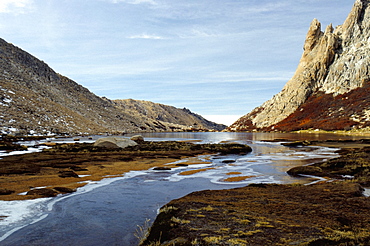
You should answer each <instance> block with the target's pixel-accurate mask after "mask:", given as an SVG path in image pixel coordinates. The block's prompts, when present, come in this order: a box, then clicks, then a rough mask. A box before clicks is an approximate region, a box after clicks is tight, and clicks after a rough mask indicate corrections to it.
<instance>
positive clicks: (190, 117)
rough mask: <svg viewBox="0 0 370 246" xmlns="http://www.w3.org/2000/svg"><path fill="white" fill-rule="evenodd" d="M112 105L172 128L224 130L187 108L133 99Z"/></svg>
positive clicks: (219, 125)
mask: <svg viewBox="0 0 370 246" xmlns="http://www.w3.org/2000/svg"><path fill="white" fill-rule="evenodd" d="M114 103H115V104H116V106H117V107H118V108H120V109H121V110H123V111H124V112H127V113H130V114H134V113H139V114H140V115H142V117H143V120H145V119H152V120H154V121H158V122H162V123H164V122H165V123H167V124H174V125H173V126H172V127H174V126H175V125H182V126H187V127H189V128H190V129H194V130H200V129H213V130H217V131H221V130H223V129H225V128H226V126H224V125H221V124H216V123H214V122H211V121H208V120H206V119H204V118H203V117H202V116H200V115H198V114H195V113H193V112H191V111H190V110H189V109H187V108H183V109H179V108H175V107H173V106H168V105H164V104H159V103H153V102H150V101H143V100H133V99H124V100H114Z"/></svg>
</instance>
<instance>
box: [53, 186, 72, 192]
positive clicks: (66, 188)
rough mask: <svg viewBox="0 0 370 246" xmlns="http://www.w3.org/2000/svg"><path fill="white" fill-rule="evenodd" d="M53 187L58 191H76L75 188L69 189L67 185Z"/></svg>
mask: <svg viewBox="0 0 370 246" xmlns="http://www.w3.org/2000/svg"><path fill="white" fill-rule="evenodd" d="M53 189H54V190H56V191H58V192H60V193H73V192H75V191H76V189H71V188H68V187H54V188H53Z"/></svg>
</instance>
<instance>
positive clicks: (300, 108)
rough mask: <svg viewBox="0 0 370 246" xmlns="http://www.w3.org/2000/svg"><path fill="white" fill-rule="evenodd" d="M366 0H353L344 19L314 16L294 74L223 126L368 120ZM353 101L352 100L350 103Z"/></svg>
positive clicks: (344, 125)
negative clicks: (330, 21) (335, 21)
mask: <svg viewBox="0 0 370 246" xmlns="http://www.w3.org/2000/svg"><path fill="white" fill-rule="evenodd" d="M369 38H370V1H368V0H356V1H355V4H354V6H353V8H352V11H351V12H350V14H349V15H348V17H347V19H346V20H345V22H344V24H343V25H341V26H338V27H336V29H335V30H334V28H333V27H332V25H329V26H328V27H326V29H325V31H324V32H322V31H321V24H320V22H319V21H318V20H316V19H314V20H313V21H312V23H311V25H310V28H309V31H308V33H307V36H306V40H305V44H304V52H303V55H302V57H301V60H300V63H299V65H298V67H297V70H296V72H295V74H294V76H293V77H292V78H291V79H290V80H289V81H288V82H287V84H286V85H285V86H284V88H283V89H282V91H281V92H280V93H278V94H276V95H275V96H274V97H273V98H272V99H270V100H269V101H267V102H265V103H264V104H263V105H261V106H260V107H257V108H255V109H254V110H253V111H252V112H250V113H249V114H247V115H245V116H243V117H241V118H240V119H239V120H237V121H236V122H235V123H234V124H232V125H231V126H230V127H229V128H228V130H230V131H250V130H267V131H271V130H284V131H291V130H298V129H308V128H320V129H326V130H335V129H349V128H353V127H356V128H362V127H366V126H368V125H369V123H368V121H369V117H368V116H369V108H370V99H368V98H367V97H366V96H362V95H366V94H367V92H369V91H368V90H369V88H368V82H369V80H370V72H369V65H370V58H369V57H370V56H369V54H370V46H369V45H368V40H369ZM353 105H357V106H356V107H355V106H353Z"/></svg>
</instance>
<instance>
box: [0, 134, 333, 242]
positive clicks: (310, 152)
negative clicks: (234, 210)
mask: <svg viewBox="0 0 370 246" xmlns="http://www.w3.org/2000/svg"><path fill="white" fill-rule="evenodd" d="M129 136H130V135H128V136H127V137H129ZM144 137H145V139H146V140H149V141H163V140H200V141H202V142H206V143H218V142H224V141H230V142H239V143H244V144H248V145H250V146H251V147H252V149H253V151H252V153H249V154H247V155H227V156H217V155H215V156H200V157H198V158H199V160H200V161H202V160H204V159H209V160H210V163H208V164H199V165H191V166H187V167H179V168H175V169H172V170H167V171H155V170H147V171H135V172H129V173H126V174H123V175H122V177H118V178H106V179H104V180H102V181H100V182H91V183H90V184H88V185H86V186H84V187H82V188H80V189H78V191H77V192H76V193H74V194H71V195H64V196H59V197H56V198H44V199H37V200H31V201H12V202H6V201H0V216H2V217H0V218H2V220H0V245H137V243H138V239H137V238H136V237H135V235H134V234H135V231H136V230H137V229H138V226H143V225H144V224H145V221H147V220H150V221H153V220H154V219H155V217H156V215H157V213H158V209H159V208H160V207H161V206H163V205H164V204H166V203H168V202H169V201H171V200H173V199H176V198H180V197H182V196H184V195H186V194H189V193H191V192H194V191H199V190H206V189H229V188H236V187H241V186H245V185H248V184H250V183H294V182H298V183H310V182H315V179H314V178H311V177H305V178H293V177H290V176H289V175H287V174H286V171H287V170H288V169H290V168H291V167H294V166H299V165H307V164H310V163H314V162H317V161H322V160H325V159H329V158H333V157H335V156H337V155H336V154H335V153H334V152H335V149H331V148H323V147H304V148H288V147H284V146H282V145H281V144H280V143H279V142H265V141H263V140H273V139H277V138H278V139H296V140H299V139H309V140H322V139H323V138H324V137H325V138H330V139H334V137H333V136H327V135H325V136H319V134H318V135H308V136H307V135H305V136H302V135H301V134H272V133H266V134H264V133H260V134H252V133H153V134H144ZM335 137H336V138H337V139H338V138H339V137H338V136H335ZM94 139H96V137H95V138H94ZM89 140H91V139H89ZM58 141H73V139H69V140H68V139H65V140H60V139H58ZM224 160H228V161H232V162H228V163H225V162H224ZM198 169H201V170H203V171H201V172H198V173H194V174H193V175H180V173H181V172H183V171H190V170H198ZM238 176H247V177H248V178H246V179H245V180H242V181H239V182H226V181H225V179H226V178H229V177H238Z"/></svg>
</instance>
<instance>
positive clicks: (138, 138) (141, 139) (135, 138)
mask: <svg viewBox="0 0 370 246" xmlns="http://www.w3.org/2000/svg"><path fill="white" fill-rule="evenodd" d="M130 140H132V141H135V142H136V143H138V144H139V143H142V142H144V137H143V136H141V135H135V136H132V137H131V138H130Z"/></svg>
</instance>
